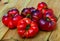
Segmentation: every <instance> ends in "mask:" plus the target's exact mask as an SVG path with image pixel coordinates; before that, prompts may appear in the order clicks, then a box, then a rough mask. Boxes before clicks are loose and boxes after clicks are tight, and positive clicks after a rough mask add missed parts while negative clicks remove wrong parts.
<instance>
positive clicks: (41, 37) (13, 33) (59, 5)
mask: <svg viewBox="0 0 60 41" xmlns="http://www.w3.org/2000/svg"><path fill="white" fill-rule="evenodd" d="M13 1H14V0H11V1H10V2H9V4H8V5H3V6H4V7H3V6H2V7H1V8H0V18H1V17H2V16H3V14H5V13H6V11H7V10H9V8H13V7H15V8H17V9H18V10H19V11H20V12H21V10H22V9H23V8H25V7H35V8H37V4H38V3H39V2H45V3H47V4H48V8H51V9H53V11H54V14H55V15H56V17H57V18H58V17H59V15H60V0H32V1H31V0H28V1H27V0H19V1H16V0H15V1H14V2H13ZM2 8H4V9H2ZM5 10H6V11H5ZM0 21H1V19H0ZM59 22H60V18H59V19H58V22H57V28H56V30H54V31H53V32H45V31H39V33H38V35H36V36H35V37H34V38H28V39H27V38H25V39H23V38H21V37H19V35H18V33H17V29H14V30H9V31H8V28H5V26H4V25H3V24H2V23H0V25H1V24H2V26H0V28H1V29H2V30H0V32H1V34H0V36H1V35H2V36H1V38H2V37H3V36H4V35H5V33H6V32H7V31H8V32H7V33H6V35H5V36H4V37H3V39H2V40H5V39H6V40H5V41H7V39H8V40H9V39H11V38H13V39H17V40H19V41H60V35H59V34H60V33H59V32H60V23H59ZM2 27H3V28H2ZM3 29H4V31H5V32H4V31H3ZM6 29H7V30H6ZM3 32H4V33H3ZM51 33H52V34H51ZM50 35H51V36H50ZM1 38H0V39H1ZM13 39H12V40H13ZM10 41H11V40H10ZM13 41H15V40H13Z"/></svg>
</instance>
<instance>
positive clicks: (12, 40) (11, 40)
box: [0, 39, 19, 41]
mask: <svg viewBox="0 0 60 41" xmlns="http://www.w3.org/2000/svg"><path fill="white" fill-rule="evenodd" d="M0 41H19V40H16V39H4V40H0Z"/></svg>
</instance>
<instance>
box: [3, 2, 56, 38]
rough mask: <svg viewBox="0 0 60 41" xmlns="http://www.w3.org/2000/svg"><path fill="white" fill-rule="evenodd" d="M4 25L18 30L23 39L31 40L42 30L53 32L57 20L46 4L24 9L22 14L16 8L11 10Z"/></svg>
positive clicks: (4, 20) (5, 16)
mask: <svg viewBox="0 0 60 41" xmlns="http://www.w3.org/2000/svg"><path fill="white" fill-rule="evenodd" d="M2 23H3V24H4V25H5V26H7V27H8V28H10V29H14V28H17V31H18V34H19V35H20V36H21V37H23V38H31V37H34V36H36V35H37V34H38V32H39V31H40V30H43V31H52V30H54V29H55V28H56V24H57V18H56V16H55V15H54V12H53V10H52V9H50V8H48V6H47V4H46V3H44V2H41V3H38V6H37V9H35V8H34V7H29V8H24V9H23V10H22V11H21V13H19V10H18V9H16V8H12V9H10V10H9V11H8V12H7V14H5V15H4V16H3V17H2Z"/></svg>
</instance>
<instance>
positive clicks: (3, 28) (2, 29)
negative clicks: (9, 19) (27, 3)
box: [0, 1, 16, 40]
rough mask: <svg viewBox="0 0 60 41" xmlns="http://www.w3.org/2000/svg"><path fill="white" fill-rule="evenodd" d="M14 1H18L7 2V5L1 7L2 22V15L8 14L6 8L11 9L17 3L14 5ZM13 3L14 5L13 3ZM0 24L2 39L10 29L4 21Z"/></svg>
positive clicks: (0, 36)
mask: <svg viewBox="0 0 60 41" xmlns="http://www.w3.org/2000/svg"><path fill="white" fill-rule="evenodd" d="M14 3H16V1H13V3H9V4H7V5H5V6H4V7H3V8H2V9H1V11H0V22H1V21H2V16H3V15H4V14H6V11H7V10H6V9H9V8H12V7H14V6H15V5H16V4H15V5H14ZM11 4H12V5H11ZM0 25H2V26H1V27H0V40H1V39H2V37H3V36H4V35H5V33H6V32H7V31H8V28H7V27H5V26H4V25H3V24H2V22H1V23H0Z"/></svg>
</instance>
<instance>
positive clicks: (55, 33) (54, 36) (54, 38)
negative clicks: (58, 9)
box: [49, 18, 60, 41]
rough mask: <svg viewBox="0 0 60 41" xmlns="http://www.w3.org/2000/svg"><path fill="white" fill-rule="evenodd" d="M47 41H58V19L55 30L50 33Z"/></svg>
mask: <svg viewBox="0 0 60 41" xmlns="http://www.w3.org/2000/svg"><path fill="white" fill-rule="evenodd" d="M49 41H60V18H59V20H58V22H57V28H56V30H55V31H53V32H52V34H51V36H50V38H49Z"/></svg>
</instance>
